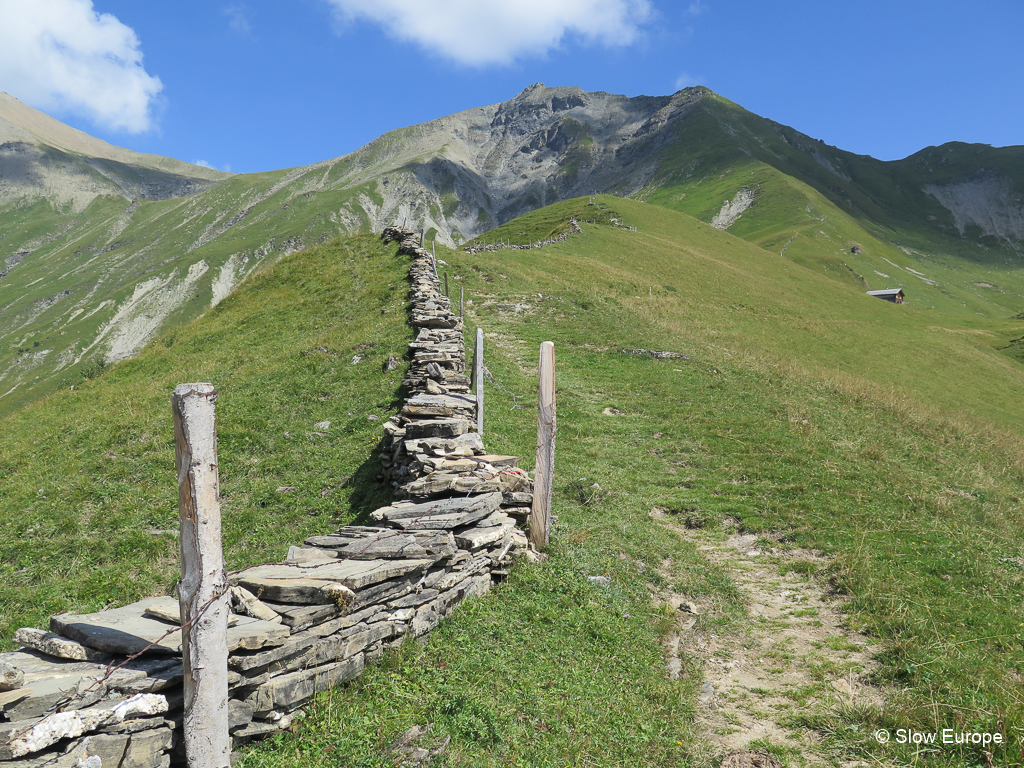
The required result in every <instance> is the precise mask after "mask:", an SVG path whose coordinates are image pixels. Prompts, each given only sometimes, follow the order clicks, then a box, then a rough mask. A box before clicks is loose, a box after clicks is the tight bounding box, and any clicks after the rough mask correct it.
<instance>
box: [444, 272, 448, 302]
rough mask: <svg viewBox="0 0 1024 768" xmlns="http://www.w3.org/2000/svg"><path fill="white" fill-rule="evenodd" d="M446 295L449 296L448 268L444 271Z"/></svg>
mask: <svg viewBox="0 0 1024 768" xmlns="http://www.w3.org/2000/svg"><path fill="white" fill-rule="evenodd" d="M444 296H445V298H448V270H447V269H446V270H445V271H444Z"/></svg>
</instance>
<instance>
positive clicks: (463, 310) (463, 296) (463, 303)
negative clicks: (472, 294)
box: [459, 285, 466, 319]
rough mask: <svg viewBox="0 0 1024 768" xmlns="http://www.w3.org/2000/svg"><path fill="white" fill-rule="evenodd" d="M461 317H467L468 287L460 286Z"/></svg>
mask: <svg viewBox="0 0 1024 768" xmlns="http://www.w3.org/2000/svg"><path fill="white" fill-rule="evenodd" d="M459 317H461V318H462V319H465V318H466V287H465V286H463V285H460V286H459Z"/></svg>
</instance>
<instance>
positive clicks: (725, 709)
mask: <svg viewBox="0 0 1024 768" xmlns="http://www.w3.org/2000/svg"><path fill="white" fill-rule="evenodd" d="M662 514H663V513H660V512H659V511H658V510H652V516H654V517H662ZM662 522H663V524H665V525H668V526H670V527H671V528H672V529H673V530H674V531H676V532H677V533H678V534H679V535H680V536H681V537H683V538H685V539H686V540H687V541H690V542H691V543H693V544H694V545H696V546H697V548H698V549H699V550H700V551H701V553H702V554H703V555H704V556H705V557H706V558H707V559H708V561H709V562H711V563H713V564H715V565H717V566H719V567H721V568H723V569H724V570H725V571H726V572H727V573H728V575H729V576H730V577H731V578H732V580H733V581H734V582H735V584H736V585H737V587H738V588H739V590H740V592H741V594H742V601H743V603H744V608H745V612H746V617H745V619H742V620H740V621H739V622H738V623H739V626H738V627H736V626H735V625H733V627H734V628H732V629H730V630H728V631H722V632H721V633H719V632H718V631H716V630H715V628H714V625H715V624H716V623H719V624H720V623H721V622H715V621H714V619H716V618H720V617H722V616H724V615H725V611H724V610H723V607H722V606H715V605H713V604H710V603H709V602H708V601H703V602H702V600H701V599H700V598H694V597H687V596H685V595H678V594H674V593H667V594H662V595H661V596H660V599H661V600H662V601H663V602H665V603H668V604H669V605H671V607H672V608H673V609H675V611H676V612H677V614H678V616H677V618H676V619H675V626H674V628H673V630H672V631H671V632H670V633H669V635H668V637H667V641H666V645H667V647H666V652H667V656H668V668H669V674H670V675H675V676H678V675H679V672H680V669H681V667H682V662H681V659H684V658H686V657H691V658H696V659H699V660H700V661H701V662H702V666H703V675H704V677H703V680H702V681H701V684H702V689H701V694H700V704H699V712H698V718H697V719H698V726H699V729H700V731H701V734H702V736H703V737H704V739H705V741H706V744H707V753H706V755H705V758H706V760H707V762H708V763H709V764H712V765H717V764H718V760H719V759H720V758H721V757H722V756H723V755H735V757H733V758H729V759H727V760H726V763H723V765H725V764H736V765H755V764H758V763H757V760H756V759H754V760H753V762H750V760H751V759H753V758H756V755H753V756H752V755H748V754H743V753H752V752H761V751H764V749H765V747H766V746H768V745H771V746H772V747H774V749H772V752H774V753H775V754H776V755H779V756H781V757H783V760H784V762H786V763H789V764H790V765H794V766H819V765H828V766H837V765H838V766H842V767H843V768H855V767H856V766H861V765H866V763H861V762H858V761H849V762H842V761H837V760H836V759H835V758H833V757H830V756H828V755H827V754H826V753H825V750H824V749H823V748H822V745H821V744H820V741H819V738H818V736H817V734H816V733H814V732H813V731H810V730H808V729H806V728H802V727H799V726H796V725H794V724H793V723H792V718H793V716H794V715H797V714H808V713H819V712H836V710H837V709H840V708H842V707H844V706H849V705H858V706H865V705H880V704H881V703H882V701H883V696H882V691H881V690H880V689H878V688H876V687H874V686H872V685H870V684H869V683H867V682H866V680H867V677H868V675H869V674H870V673H871V671H872V670H873V669H874V667H875V662H874V661H873V660H872V658H871V657H872V655H873V654H874V653H875V652H876V650H877V648H876V647H875V646H873V645H872V644H871V641H870V640H869V638H867V637H864V636H863V635H859V634H856V633H854V632H851V631H850V630H849V628H847V627H846V626H845V625H844V622H843V614H842V603H841V602H840V601H838V600H836V599H834V598H832V597H829V596H826V595H825V594H824V593H823V590H822V589H821V587H820V586H819V585H818V583H817V582H816V581H814V579H813V578H810V577H809V576H808V575H806V574H807V573H808V572H810V571H812V569H813V568H814V566H815V565H821V564H823V563H824V560H823V559H822V558H821V557H820V556H819V555H818V554H817V553H814V552H811V551H808V550H802V549H794V548H785V547H782V546H772V544H773V543H772V542H771V541H770V540H769V541H766V540H765V539H763V538H758V537H757V536H754V535H740V534H737V533H734V532H730V531H729V530H728V529H722V530H718V531H704V530H690V529H686V528H684V527H683V526H682V525H679V524H676V523H675V522H674V521H673V520H672V518H670V517H664V518H663V519H662ZM662 570H663V574H662V575H664V576H666V577H667V578H668V579H669V581H670V583H671V581H672V564H671V562H666V563H664V564H663V569H662ZM737 753H739V754H737ZM744 760H746V761H747V762H744ZM762 764H763V765H765V766H769V765H779V763H778V762H772V761H771V760H770V759H769V761H768V762H764V763H762Z"/></svg>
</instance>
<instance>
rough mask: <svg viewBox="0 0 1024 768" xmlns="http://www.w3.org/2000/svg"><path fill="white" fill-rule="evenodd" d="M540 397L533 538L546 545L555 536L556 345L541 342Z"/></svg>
mask: <svg viewBox="0 0 1024 768" xmlns="http://www.w3.org/2000/svg"><path fill="white" fill-rule="evenodd" d="M539 392H540V399H539V403H538V406H537V466H536V468H535V469H534V472H533V508H532V509H531V510H530V541H531V542H532V543H533V545H534V546H535V547H545V546H547V544H548V541H549V539H550V537H551V483H552V480H553V478H554V473H555V434H556V432H557V431H558V430H557V428H556V423H555V345H554V342H551V341H545V342H543V343H542V344H541V345H540V388H539Z"/></svg>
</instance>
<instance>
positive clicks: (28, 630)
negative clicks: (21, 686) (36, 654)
mask: <svg viewBox="0 0 1024 768" xmlns="http://www.w3.org/2000/svg"><path fill="white" fill-rule="evenodd" d="M14 642H16V643H20V644H21V645H23V646H24V647H26V648H33V649H35V650H37V651H42V652H43V653H45V654H47V655H48V656H53V657H55V658H58V659H69V660H71V661H93V662H97V663H104V664H105V663H107V662H109V661H110V660H111V659H113V658H114V657H113V656H111V655H110V654H109V653H104V652H103V651H97V650H95V649H94V648H89V647H88V646H85V645H82V644H81V643H79V642H76V641H74V640H68V639H67V638H66V637H61V636H60V635H58V634H55V633H53V632H46V631H45V630H42V629H33V628H32V627H22V628H21V629H19V630H18V631H17V632H15V633H14Z"/></svg>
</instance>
